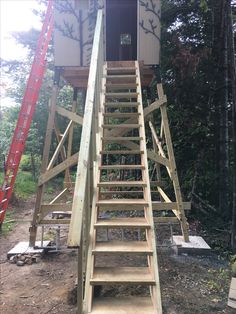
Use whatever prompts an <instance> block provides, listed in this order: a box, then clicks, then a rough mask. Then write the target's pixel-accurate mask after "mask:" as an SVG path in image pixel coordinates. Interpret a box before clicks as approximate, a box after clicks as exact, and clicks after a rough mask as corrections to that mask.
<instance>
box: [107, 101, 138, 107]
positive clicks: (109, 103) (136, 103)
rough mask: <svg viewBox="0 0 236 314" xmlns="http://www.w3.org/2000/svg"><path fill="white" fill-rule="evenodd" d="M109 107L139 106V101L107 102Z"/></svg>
mask: <svg viewBox="0 0 236 314" xmlns="http://www.w3.org/2000/svg"><path fill="white" fill-rule="evenodd" d="M105 106H106V107H107V108H137V107H138V106H139V102H128V101H127V102H105Z"/></svg>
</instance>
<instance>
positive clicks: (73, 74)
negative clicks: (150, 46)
mask: <svg viewBox="0 0 236 314" xmlns="http://www.w3.org/2000/svg"><path fill="white" fill-rule="evenodd" d="M108 67H109V68H114V69H119V71H120V69H121V68H126V69H127V68H128V69H129V68H131V69H133V67H134V61H110V62H108ZM140 72H141V81H142V87H147V86H150V84H151V83H152V81H153V79H154V72H153V70H152V69H151V68H149V67H148V66H143V65H142V64H140ZM114 73H115V72H114ZM126 73H127V71H126ZM128 73H129V72H128ZM61 75H62V76H63V78H64V79H65V80H66V82H67V83H68V84H70V85H71V86H72V87H77V88H80V89H86V88H87V85H88V75H89V67H64V68H63V70H62V73H61Z"/></svg>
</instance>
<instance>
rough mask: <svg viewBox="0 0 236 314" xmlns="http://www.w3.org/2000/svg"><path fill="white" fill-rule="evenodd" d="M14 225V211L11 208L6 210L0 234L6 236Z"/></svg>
mask: <svg viewBox="0 0 236 314" xmlns="http://www.w3.org/2000/svg"><path fill="white" fill-rule="evenodd" d="M14 225H15V221H14V212H13V211H12V210H8V211H7V212H6V217H5V220H4V223H3V225H2V230H1V234H0V235H3V236H4V237H6V236H7V235H8V233H9V232H10V231H12V229H13V227H14Z"/></svg>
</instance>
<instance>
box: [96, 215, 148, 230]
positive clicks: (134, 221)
mask: <svg viewBox="0 0 236 314" xmlns="http://www.w3.org/2000/svg"><path fill="white" fill-rule="evenodd" d="M94 227H95V228H150V224H149V223H148V222H147V220H146V219H145V218H143V217H134V218H116V219H98V221H97V223H95V224H94Z"/></svg>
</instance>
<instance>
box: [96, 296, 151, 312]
mask: <svg viewBox="0 0 236 314" xmlns="http://www.w3.org/2000/svg"><path fill="white" fill-rule="evenodd" d="M134 313H135V314H156V311H155V310H154V307H153V304H152V300H151V297H141V296H138V297H137V296H132V297H113V298H111V297H104V298H102V297H99V298H95V299H94V301H93V307H92V311H91V314H134Z"/></svg>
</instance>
